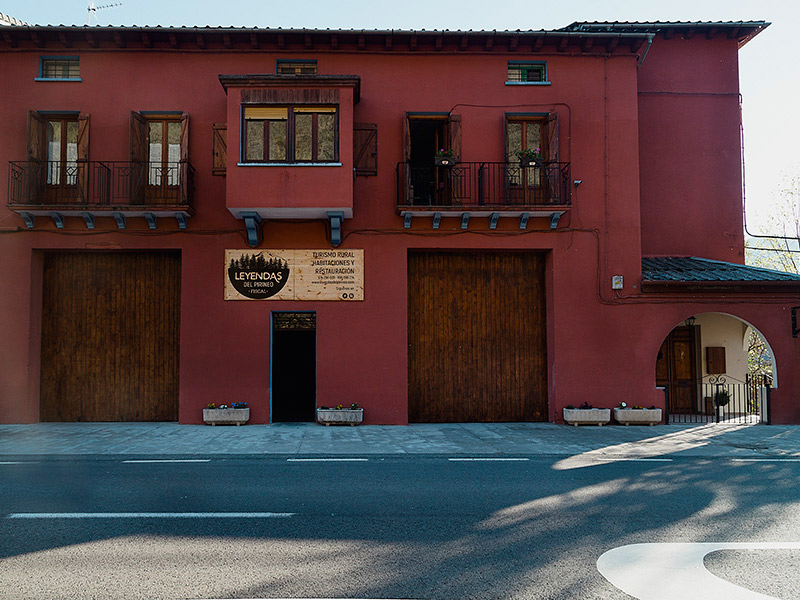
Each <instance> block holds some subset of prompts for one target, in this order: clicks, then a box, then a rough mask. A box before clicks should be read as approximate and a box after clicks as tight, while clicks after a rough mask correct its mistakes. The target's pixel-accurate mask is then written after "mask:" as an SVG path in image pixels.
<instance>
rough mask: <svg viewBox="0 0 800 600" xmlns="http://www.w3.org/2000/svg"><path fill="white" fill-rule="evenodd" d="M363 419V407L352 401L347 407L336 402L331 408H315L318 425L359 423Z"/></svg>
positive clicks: (352, 424) (353, 424)
mask: <svg viewBox="0 0 800 600" xmlns="http://www.w3.org/2000/svg"><path fill="white" fill-rule="evenodd" d="M363 421H364V409H363V408H360V407H359V406H358V404H357V403H355V402H353V403H352V404H351V405H350V406H349V407H348V408H345V407H344V406H343V405H342V404H337V405H336V406H335V407H333V408H329V407H327V406H320V407H319V408H318V409H317V423H319V424H320V425H351V426H355V425H360V424H361V423H362V422H363Z"/></svg>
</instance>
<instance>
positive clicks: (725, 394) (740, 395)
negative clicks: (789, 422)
mask: <svg viewBox="0 0 800 600" xmlns="http://www.w3.org/2000/svg"><path fill="white" fill-rule="evenodd" d="M678 388H680V389H678ZM771 390H772V378H771V377H770V376H769V375H759V376H750V375H748V376H747V379H746V381H739V380H737V379H734V378H732V377H726V376H724V375H709V376H706V377H704V378H703V379H702V380H700V381H697V382H694V383H685V384H674V383H673V384H669V385H667V386H666V390H665V391H666V397H667V423H751V424H752V423H763V424H769V422H770V413H769V401H770V392H771ZM687 396H688V397H690V398H691V402H689V405H688V407H687V404H686V403H685V402H683V403H678V402H677V401H676V400H677V399H678V398H684V399H685V398H686V397H687ZM671 400H672V404H673V405H674V406H675V407H679V408H672V409H671V407H670V404H671V402H670V401H671Z"/></svg>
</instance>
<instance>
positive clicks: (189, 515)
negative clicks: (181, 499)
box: [6, 512, 297, 519]
mask: <svg viewBox="0 0 800 600" xmlns="http://www.w3.org/2000/svg"><path fill="white" fill-rule="evenodd" d="M296 514H297V513H275V512H150V513H147V512H139V513H136V512H131V513H122V512H118V513H113V512H108V513H11V514H9V515H7V516H6V519H285V518H288V517H293V516H294V515H296Z"/></svg>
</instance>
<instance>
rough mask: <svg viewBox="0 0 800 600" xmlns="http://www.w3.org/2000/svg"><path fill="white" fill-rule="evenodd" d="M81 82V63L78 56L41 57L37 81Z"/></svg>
mask: <svg viewBox="0 0 800 600" xmlns="http://www.w3.org/2000/svg"><path fill="white" fill-rule="evenodd" d="M53 80H60V81H80V80H81V71H80V62H79V58H78V57H77V56H40V57H39V76H38V77H37V78H36V81H53Z"/></svg>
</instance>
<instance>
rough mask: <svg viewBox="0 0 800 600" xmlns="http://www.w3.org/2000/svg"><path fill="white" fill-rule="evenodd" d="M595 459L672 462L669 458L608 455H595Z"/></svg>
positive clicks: (603, 460)
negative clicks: (616, 456)
mask: <svg viewBox="0 0 800 600" xmlns="http://www.w3.org/2000/svg"><path fill="white" fill-rule="evenodd" d="M593 459H594V460H595V461H599V462H672V461H673V459H671V458H632V457H620V458H615V457H610V456H596V457H593Z"/></svg>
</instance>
